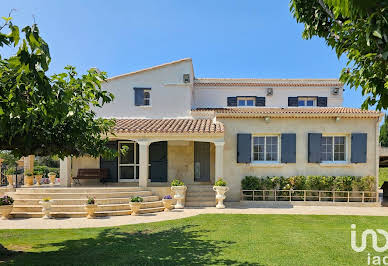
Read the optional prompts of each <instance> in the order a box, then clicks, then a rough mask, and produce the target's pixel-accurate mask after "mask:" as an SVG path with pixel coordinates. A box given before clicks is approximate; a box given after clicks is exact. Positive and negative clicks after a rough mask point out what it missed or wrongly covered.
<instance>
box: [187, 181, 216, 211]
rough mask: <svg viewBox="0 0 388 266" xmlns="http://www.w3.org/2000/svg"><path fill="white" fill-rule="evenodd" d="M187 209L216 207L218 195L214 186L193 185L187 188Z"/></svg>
mask: <svg viewBox="0 0 388 266" xmlns="http://www.w3.org/2000/svg"><path fill="white" fill-rule="evenodd" d="M185 206H187V207H215V206H216V193H215V192H214V191H213V186H212V185H192V186H188V187H187V191H186V202H185Z"/></svg>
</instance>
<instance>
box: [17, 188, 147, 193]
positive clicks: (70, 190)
mask: <svg viewBox="0 0 388 266" xmlns="http://www.w3.org/2000/svg"><path fill="white" fill-rule="evenodd" d="M141 190H142V189H141V188H139V187H114V188H112V187H90V188H88V187H69V188H63V187H34V188H17V189H16V192H22V193H110V192H134V191H141Z"/></svg>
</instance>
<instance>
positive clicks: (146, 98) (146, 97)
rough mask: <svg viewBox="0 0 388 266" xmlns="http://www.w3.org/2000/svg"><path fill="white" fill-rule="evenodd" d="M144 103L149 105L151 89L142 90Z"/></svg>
mask: <svg viewBox="0 0 388 266" xmlns="http://www.w3.org/2000/svg"><path fill="white" fill-rule="evenodd" d="M143 100H144V104H143V105H147V106H148V105H151V90H144V97H143Z"/></svg>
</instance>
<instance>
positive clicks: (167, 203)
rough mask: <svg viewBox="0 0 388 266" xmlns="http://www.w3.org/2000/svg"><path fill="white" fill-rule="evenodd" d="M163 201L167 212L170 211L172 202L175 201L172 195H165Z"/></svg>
mask: <svg viewBox="0 0 388 266" xmlns="http://www.w3.org/2000/svg"><path fill="white" fill-rule="evenodd" d="M162 202H163V206H164V211H165V212H168V211H170V210H171V209H172V203H173V202H174V200H173V199H172V197H171V196H170V195H167V196H164V197H163V199H162Z"/></svg>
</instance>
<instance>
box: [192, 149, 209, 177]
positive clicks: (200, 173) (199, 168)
mask: <svg viewBox="0 0 388 266" xmlns="http://www.w3.org/2000/svg"><path fill="white" fill-rule="evenodd" d="M194 181H201V182H206V181H210V143H209V142H194Z"/></svg>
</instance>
